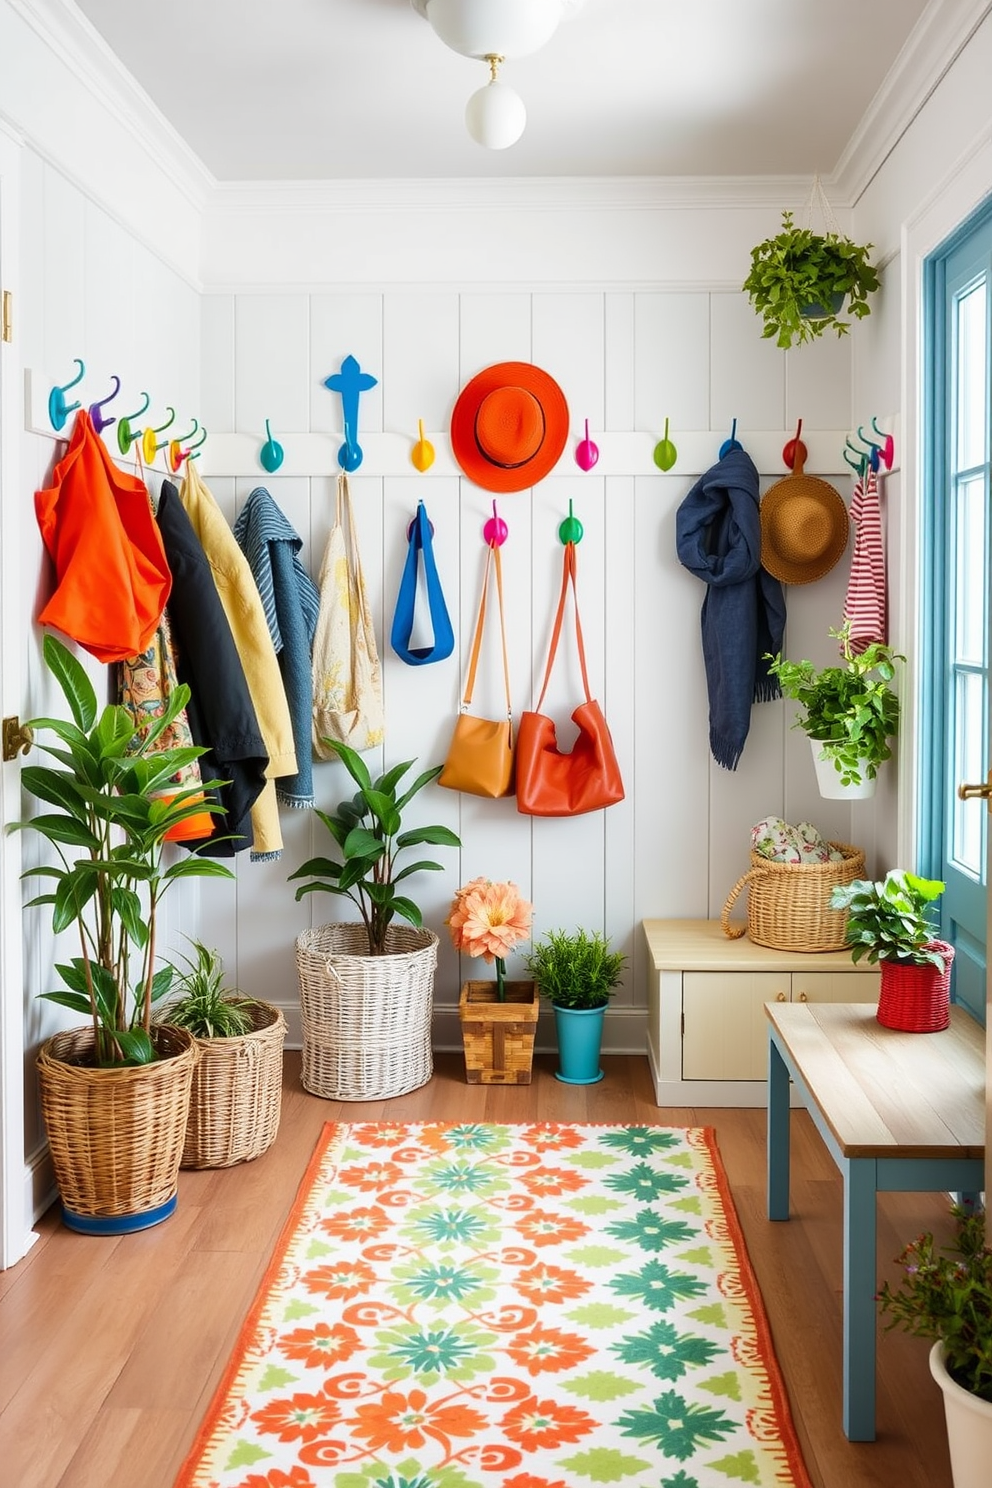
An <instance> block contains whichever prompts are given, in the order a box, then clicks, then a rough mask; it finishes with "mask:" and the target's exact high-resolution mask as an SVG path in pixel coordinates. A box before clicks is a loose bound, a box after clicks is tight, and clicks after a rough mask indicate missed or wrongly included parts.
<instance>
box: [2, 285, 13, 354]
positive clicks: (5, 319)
mask: <svg viewBox="0 0 992 1488" xmlns="http://www.w3.org/2000/svg"><path fill="white" fill-rule="evenodd" d="M0 336H2V338H3V340H4V341H13V339H14V296H13V295H12V294H11V292H10V290H9V289H5V290H4V292H3V312H2V315H0Z"/></svg>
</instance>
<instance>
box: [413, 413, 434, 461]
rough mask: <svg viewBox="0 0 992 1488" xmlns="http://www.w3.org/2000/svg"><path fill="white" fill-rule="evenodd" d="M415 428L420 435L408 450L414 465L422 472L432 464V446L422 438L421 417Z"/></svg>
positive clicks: (422, 423)
mask: <svg viewBox="0 0 992 1488" xmlns="http://www.w3.org/2000/svg"><path fill="white" fill-rule="evenodd" d="M417 430H418V432H419V436H420V437H419V438H418V440H417V442H416V444H415V445H414V446H413V449H412V450H411V451H410V459H411V460H412V461H413V463H414V465H415V466H416V467H417V469H418V470H419V471H420V473H421V474H423V472H424V471H425V470H430V468H431V466H432V465H433V464H434V446H433V445H432V444H431V442H430V440H429V439H425V438H424V421H423V419H418V420H417Z"/></svg>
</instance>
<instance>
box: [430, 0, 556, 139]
mask: <svg viewBox="0 0 992 1488" xmlns="http://www.w3.org/2000/svg"><path fill="white" fill-rule="evenodd" d="M410 3H411V4H412V6H413V8H414V10H416V11H419V13H420V14H421V15H422V16H423V17H424V20H425V21H429V22H430V24H431V27H432V28H433V30H434V32H435V34H436V35H437V36H438V37H439V38H440V40H441V41H443V42H444V44H445V46H447V47H450V48H451V50H452V51H453V52H458V53H459V54H460V55H461V56H463V57H474V58H476V59H477V60H478V61H480V62H488V64H489V71H490V77H489V81H488V83H486V85H485V86H484V87H482V88H480V89H479V90H478V92H477V93H473V94H472V97H471V98H470V99H469V101H468V104H467V105H466V108H465V123H466V125H467V127H468V132H469V134H470V135H471V136H472V138H473V139H474V140H476V141H477V143H478V144H480V145H485V147H486V149H488V150H505V149H506V148H507V147H508V146H509V145H513V144H516V142H517V140H518V139H519V138H520V136H521V135H522V134H523V132H524V125H525V124H526V123H527V110H526V108H525V107H524V101H523V99H522V98H521V97H520V95H519V94H518V93H515V92H514V91H513V89H512V88H510V87H508V86H507V84H506V83H503V82H501V81H500V79H499V77H498V72H499V68H500V66H501V65H502V63H503V62H504V61H505V60H506V58H507V57H526V56H528V55H529V54H530V53H531V52H536V51H539V50H540V48H541V47H542V46H544V44H545V42H547V41H550V40H551V37H552V36H553V35H554V33H555V31H556V30H557V28H558V22H559V21H560V20H561V18H562V16H563V15H565V14H566V12H571V11H575V10H578V8H579V6H580V5H581V4H582V0H410Z"/></svg>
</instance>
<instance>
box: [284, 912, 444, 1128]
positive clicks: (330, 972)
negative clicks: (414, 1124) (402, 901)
mask: <svg viewBox="0 0 992 1488" xmlns="http://www.w3.org/2000/svg"><path fill="white" fill-rule="evenodd" d="M386 943H387V946H388V950H387V953H386V954H385V955H384V956H370V955H369V953H368V938H367V936H366V933H365V927H364V926H363V925H347V924H342V925H320V926H318V927H317V928H316V929H314V930H305V931H304V932H303V934H302V935H300V936H298V937H297V941H296V969H297V973H298V975H299V981H300V1008H301V1013H302V1024H303V1073H302V1081H303V1088H304V1090H309V1091H310V1093H311V1095H322V1096H324V1097H325V1099H327V1100H342V1101H370V1100H385V1099H388V1098H389V1097H391V1096H394V1095H405V1094H406V1093H407V1091H409V1090H417V1089H419V1087H420V1086H421V1085H426V1084H427V1081H428V1080H429V1079H430V1077H431V1075H432V1074H433V1073H434V1057H433V1054H432V1051H431V1014H432V1012H433V1005H434V971H435V968H436V966H437V946H438V940H437V936H436V935H435V934H434V933H433V931H431V930H415V929H413V928H412V927H411V926H406V925H390V927H389V930H388V931H387V942H386Z"/></svg>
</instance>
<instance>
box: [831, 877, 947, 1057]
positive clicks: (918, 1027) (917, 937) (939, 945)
mask: <svg viewBox="0 0 992 1488" xmlns="http://www.w3.org/2000/svg"><path fill="white" fill-rule="evenodd" d="M943 892H944V884H943V883H942V882H941V881H940V880H939V879H935V878H918V877H917V875H916V874H915V873H906V872H905V871H904V870H903V869H902V868H893V869H892V870H891V872H889V873H887V874H886V875H885V877H884V879H881V880H878V881H877V882H874V883H873V882H871V881H870V880H869V879H863V878H856V879H854V880H853V881H852V882H851V883H847V884H837V885H836V886H835V887H834V888H833V890H832V891H831V894H830V907H831V909H846V910H847V912H848V914H847V926H846V931H845V934H846V939H847V944H848V945H849V946H850V947H851V960H852V961H860V960H862V958H864V960H866V961H868V962H869V963H870V964H871V965H872V966H875V965H877V966H878V967H879V970H880V973H881V979H880V986H879V998H878V1021H879V1023H881V1024H883V1026H884V1027H886V1028H897V1029H900V1030H902V1031H903V1032H905V1033H936V1032H938V1031H939V1030H940V1029H941V1028H946V1027H947V1025H948V1023H949V1021H950V1012H949V1008H950V981H951V963H952V961H953V960H954V947H953V946H950V945H948V944H947V942H946V941H943V940H938V939H937V938H936V936H935V934H934V927H933V925H932V923H931V921H930V911H931V909H932V906H933V905H934V904H935V903H936V901H937V900H938V899H939V898H940V896H941V894H942V893H943Z"/></svg>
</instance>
